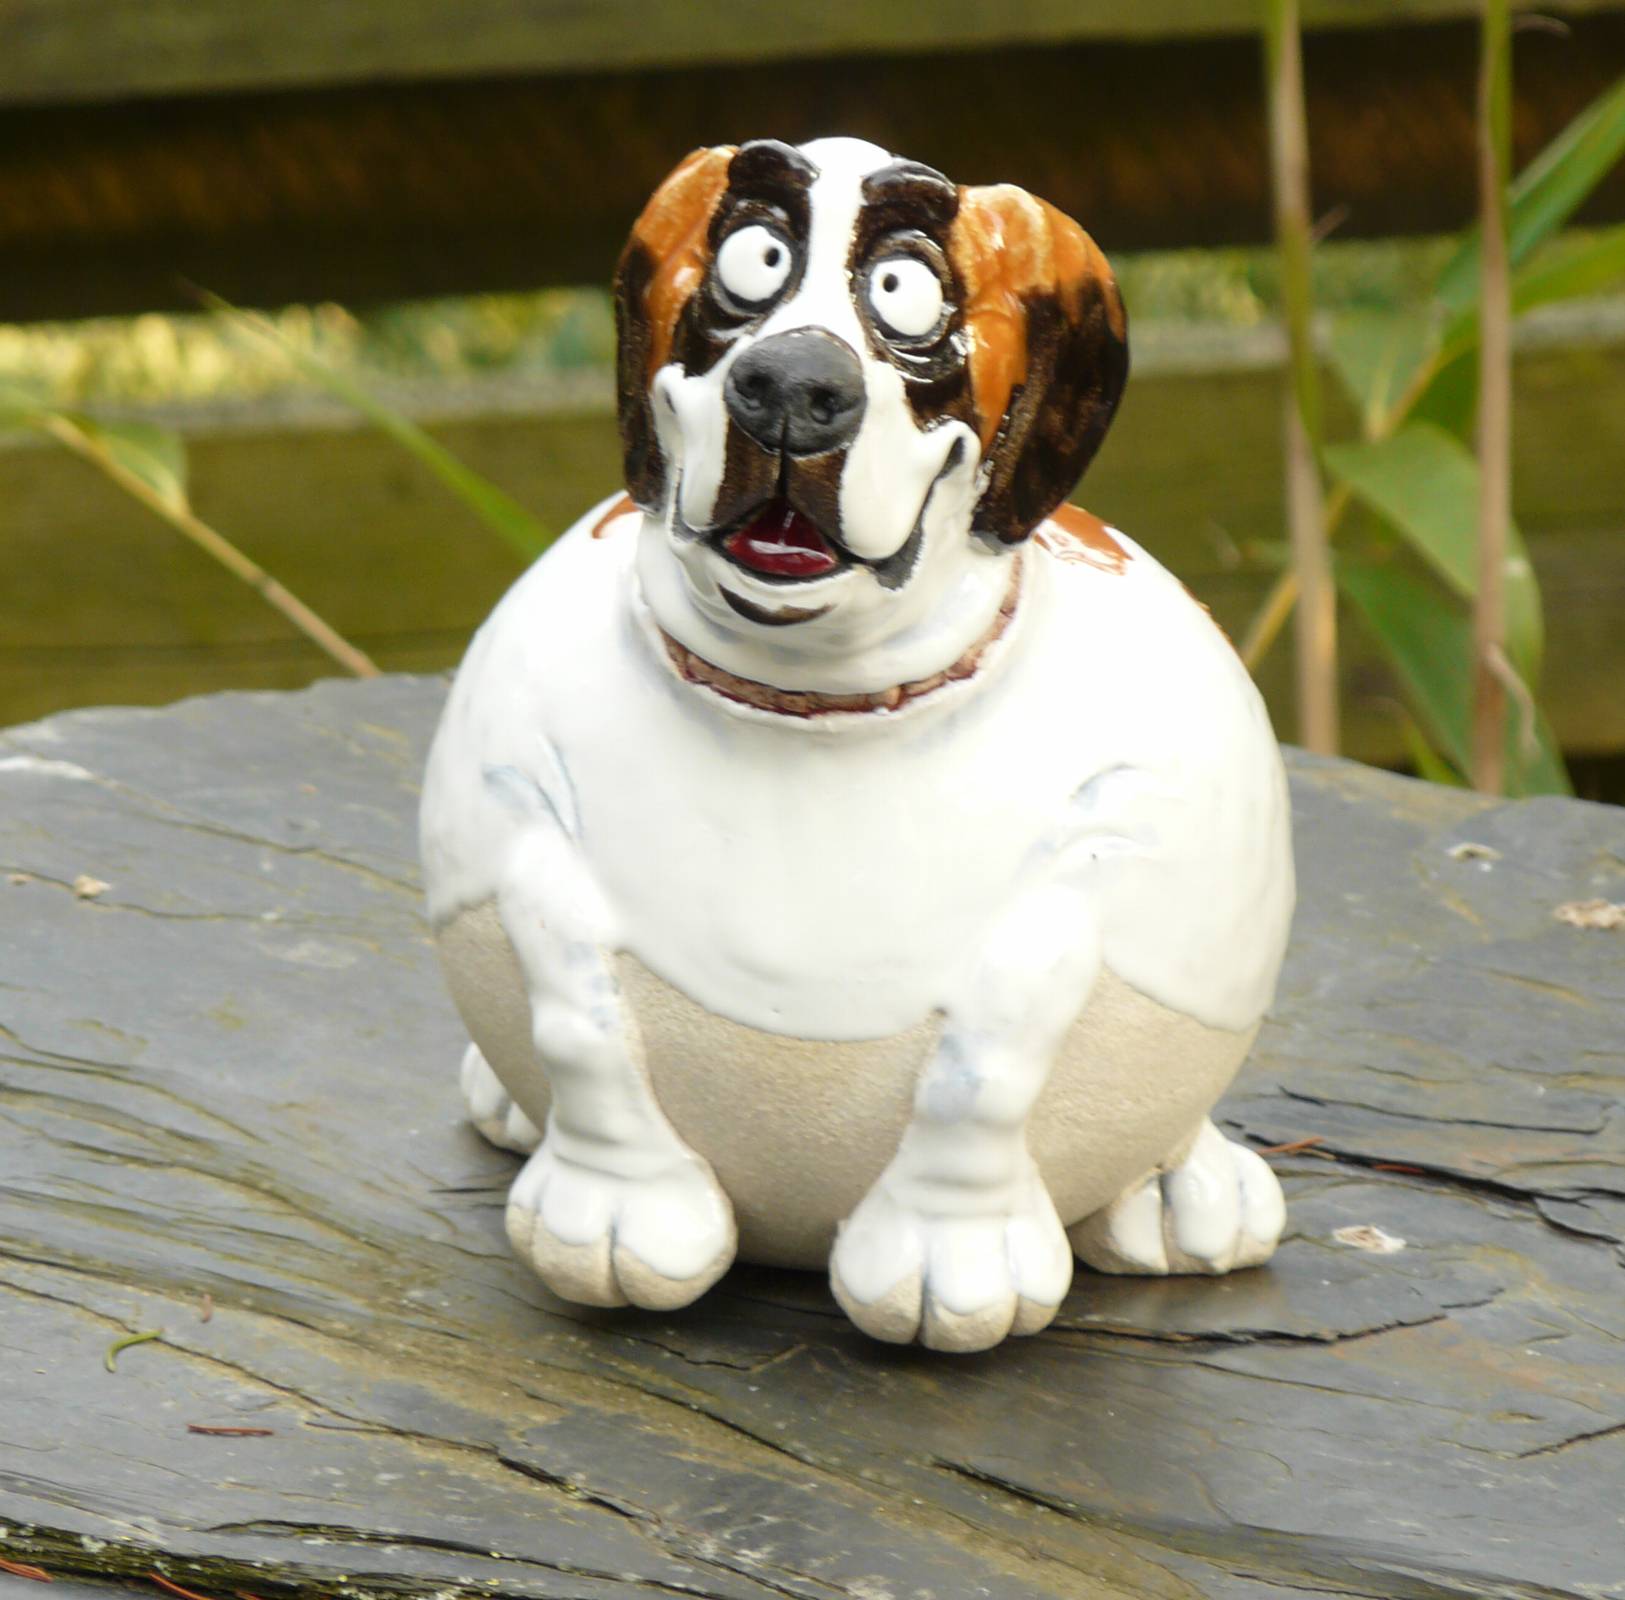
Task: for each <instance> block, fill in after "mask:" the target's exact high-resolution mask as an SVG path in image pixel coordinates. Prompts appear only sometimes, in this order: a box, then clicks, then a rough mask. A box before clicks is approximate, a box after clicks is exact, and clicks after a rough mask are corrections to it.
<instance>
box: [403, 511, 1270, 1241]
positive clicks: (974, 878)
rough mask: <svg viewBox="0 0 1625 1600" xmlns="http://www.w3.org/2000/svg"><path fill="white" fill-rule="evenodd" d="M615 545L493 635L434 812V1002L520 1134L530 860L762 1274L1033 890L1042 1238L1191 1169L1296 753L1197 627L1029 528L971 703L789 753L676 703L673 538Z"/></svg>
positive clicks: (949, 689)
mask: <svg viewBox="0 0 1625 1600" xmlns="http://www.w3.org/2000/svg"><path fill="white" fill-rule="evenodd" d="M603 510H604V508H603V507H599V508H596V509H595V510H594V511H593V512H592V513H589V514H588V516H587V517H584V518H583V519H582V521H581V522H580V523H578V524H577V525H576V526H575V527H574V528H572V529H571V530H570V531H569V532H568V533H567V534H565V535H564V536H563V538H561V539H560V540H559V541H558V543H557V544H556V545H555V546H554V547H553V548H552V549H551V550H550V551H549V552H548V553H547V555H545V556H544V557H543V558H542V559H541V560H540V561H539V562H538V563H537V564H536V565H535V567H533V568H532V569H531V571H530V572H529V573H527V574H526V575H525V577H523V578H522V579H521V580H520V582H519V583H518V584H516V585H515V587H514V588H513V590H512V591H511V592H510V593H509V594H508V596H507V597H506V598H505V599H504V601H503V602H502V604H501V605H500V606H499V607H498V609H497V610H496V612H495V613H494V614H493V616H492V617H491V619H490V620H489V621H488V622H487V623H486V625H485V626H484V627H483V628H482V629H481V630H480V633H479V634H478V636H477V637H476V639H475V641H474V643H473V645H472V646H471V648H470V650H469V653H468V657H467V659H466V660H465V662H464V663H463V666H462V668H461V670H460V672H459V673H458V676H457V681H456V683H455V685H454V687H453V689H452V693H451V697H450V700H449V702H448V704H447V707H446V711H445V715H444V719H443V721H442V723H441V726H440V729H439V732H438V734H437V736H436V739H435V742H434V747H433V751H432V754H431V757H430V762H429V769H428V774H427V778H426V782H425V788H424V795H423V809H422V830H423V858H424V864H425V873H426V880H427V889H428V897H429V912H430V917H431V921H432V923H433V926H434V928H435V932H436V936H437V943H438V947H439V950H440V953H441V957H442V960H443V962H444V965H445V969H446V972H447V976H448V978H449V980H450V984H451V988H452V992H453V994H454V996H455V998H456V1001H457V1004H458V1007H459V1009H460V1011H461V1012H462V1015H463V1019H464V1021H465V1023H466V1024H467V1026H468V1030H469V1033H470V1035H471V1036H472V1038H473V1040H474V1042H475V1043H476V1044H477V1045H478V1046H479V1047H480V1049H481V1051H482V1052H483V1054H484V1056H485V1058H486V1060H487V1061H488V1062H489V1063H490V1065H491V1067H492V1068H493V1069H494V1070H495V1072H496V1074H497V1076H498V1077H499V1078H500V1079H501V1081H502V1083H503V1085H504V1086H505V1087H506V1089H507V1090H508V1092H509V1093H510V1094H511V1095H512V1096H513V1098H514V1100H515V1101H516V1102H517V1104H518V1105H519V1106H520V1107H521V1108H522V1109H523V1110H524V1111H525V1113H526V1114H527V1115H528V1116H529V1117H530V1118H531V1120H532V1121H533V1122H535V1123H536V1125H537V1126H538V1127H541V1126H544V1125H545V1122H546V1117H547V1111H548V1101H549V1093H548V1082H547V1069H546V1066H545V1064H544V1062H543V1061H542V1060H541V1058H540V1056H539V1055H538V1053H537V1051H536V1049H535V1047H534V1045H533V1044H532V1037H533V1033H532V1027H531V1013H530V1002H529V1000H528V999H527V995H526V990H525V986H524V983H523V981H522V978H521V975H520V968H519V965H518V963H517V962H516V960H515V957H514V953H513V950H512V949H511V947H510V943H509V939H508V936H507V934H506V933H505V932H504V928H503V924H502V922H501V920H500V919H499V917H498V914H497V910H496V906H497V903H498V898H499V895H500V892H501V890H502V886H503V884H504V882H505V881H506V880H507V878H508V876H509V875H510V874H511V873H513V872H515V871H516V870H524V868H523V862H524V860H525V859H527V858H526V856H525V854H524V847H525V843H526V841H527V839H529V838H532V837H534V836H535V834H536V833H537V830H549V829H555V830H556V829H562V830H563V831H565V832H567V833H568V834H569V835H570V837H571V838H572V839H573V841H574V849H575V850H576V851H578V852H579V855H580V857H581V858H582V860H583V861H584V863H585V865H586V868H587V871H588V873H589V874H590V877H591V879H592V880H593V882H594V883H595V884H596V887H597V890H598V893H599V895H600V896H601V900H602V907H601V910H600V918H601V922H602V925H604V926H606V927H607V928H608V929H609V930H610V931H609V933H608V935H607V938H608V947H609V948H611V949H613V950H614V951H615V952H616V956H615V961H616V970H617V972H618V976H619V979H620V985H621V991H622V993H623V995H624V996H625V998H626V1001H627V1003H628V1005H629V1008H630V1011H631V1014H632V1016H633V1017H634V1019H635V1023H636V1027H637V1029H638V1031H639V1033H640V1035H641V1044H642V1051H643V1060H644V1062H645V1064H646V1070H647V1074H648V1078H649V1081H650V1083H651V1085H652V1087H653V1089H654V1093H655V1098H656V1099H657V1101H658V1102H659V1105H660V1107H661V1109H662V1110H663V1111H664V1113H665V1115H666V1116H667V1118H669V1120H670V1121H671V1123H672V1125H673V1126H674V1127H675V1129H676V1131H677V1133H678V1134H679V1135H680V1136H681V1138H682V1139H683V1140H684V1141H685V1142H686V1143H687V1145H688V1146H689V1147H690V1148H691V1149H692V1150H694V1151H695V1152H697V1153H698V1154H699V1155H700V1156H702V1157H704V1158H705V1159H706V1160H707V1161H708V1162H709V1163H710V1164H711V1166H712V1168H713V1169H714V1171H715V1173H716V1176H717V1179H718V1181H719V1182H720V1185H721V1187H722V1190H723V1191H724V1192H725V1193H726V1195H727V1196H728V1198H729V1200H730V1201H731V1202H732V1205H733V1210H734V1214H735V1217H736V1219H737V1222H738V1228H739V1246H740V1254H741V1255H742V1256H744V1257H745V1258H747V1259H753V1260H758V1261H764V1262H774V1263H782V1264H787V1265H796V1266H809V1267H813V1266H821V1265H822V1264H823V1263H824V1261H825V1260H826V1259H827V1256H828V1252H829V1249H830V1244H831V1241H832V1239H833V1237H834V1233H835V1229H836V1226H837V1224H838V1223H839V1222H840V1221H841V1220H842V1219H843V1218H844V1217H846V1216H848V1215H849V1214H850V1213H851V1211H852V1209H853V1207H854V1206H855V1205H856V1204H857V1203H858V1201H859V1200H860V1199H861V1198H862V1196H863V1195H864V1194H865V1192H866V1191H867V1190H868V1189H869V1187H870V1186H871V1185H872V1184H873V1183H874V1181H875V1179H876V1178H877V1177H878V1176H879V1174H880V1173H881V1171H882V1169H883V1168H884V1167H885V1165H886V1163H887V1161H888V1159H889V1158H890V1156H891V1154H892V1153H893V1151H895V1150H896V1148H897V1144H898V1140H899V1137H900V1136H901V1134H902V1132H903V1129H904V1127H905V1125H906V1124H907V1122H908V1120H909V1114H910V1108H911V1105H912V1104H913V1102H914V1097H915V1086H916V1081H917V1079H918V1077H919V1074H920V1070H921V1067H922V1064H923V1063H924V1062H925V1061H926V1060H927V1058H928V1057H929V1056H930V1054H931V1052H932V1048H933V1045H934V1044H935V1042H936V1041H937V1039H938V1037H939V1033H940V1027H941V1019H942V1017H943V1015H944V1014H945V1012H947V1011H949V1010H951V1009H952V1005H953V997H954V995H955V993H956V992H957V990H958V988H959V986H962V985H963V984H965V983H966V982H967V981H968V975H969V973H970V970H971V967H972V964H973V963H974V961H975V960H976V958H977V956H978V955H979V953H980V952H981V950H982V949H983V947H984V946H985V944H986V942H987V940H988V937H989V935H990V933H991V932H992V930H993V929H994V928H995V927H996V926H997V924H998V922H999V919H1000V917H1001V915H1002V914H1003V913H1004V911H1005V910H1006V908H1007V907H1008V906H1009V904H1010V903H1011V900H1012V898H1013V896H1014V895H1015V893H1016V891H1017V889H1018V888H1019V887H1020V886H1022V885H1030V884H1031V883H1032V881H1033V880H1034V875H1035V874H1039V875H1042V874H1044V873H1048V872H1053V871H1058V870H1063V871H1064V872H1065V873H1066V874H1067V875H1068V878H1069V881H1070V882H1071V883H1073V884H1074V885H1076V884H1077V883H1080V882H1081V883H1083V884H1085V885H1086V898H1087V904H1088V906H1089V909H1090V915H1091V917H1092V918H1093V919H1094V921H1095V923H1096V924H1097V926H1098V929H1099V939H1100V958H1101V960H1100V976H1099V977H1098V979H1097V980H1096V981H1095V982H1094V984H1093V986H1092V987H1091V988H1089V989H1088V990H1087V992H1079V993H1076V994H1075V995H1074V996H1072V997H1071V998H1070V1002H1069V1004H1070V1006H1071V1008H1072V1011H1075V1012H1076V1020H1075V1021H1074V1022H1073V1023H1072V1024H1071V1026H1070V1028H1069V1029H1067V1031H1066V1033H1065V1036H1064V1040H1063V1043H1062V1046H1061V1048H1060V1050H1059V1052H1058V1054H1057V1057H1056V1059H1055V1061H1054V1064H1053V1066H1052V1069H1051V1072H1050V1076H1049V1080H1048V1085H1047V1087H1046V1088H1045V1090H1044V1092H1043V1095H1042V1097H1041V1098H1040V1100H1039V1101H1038V1105H1037V1109H1036V1111H1035V1113H1034V1115H1033V1117H1032V1119H1031V1121H1030V1123H1029V1125H1028V1142H1029V1145H1030V1147H1031V1150H1032V1154H1033V1156H1034V1158H1035V1160H1036V1162H1037V1165H1038V1168H1039V1171H1040V1173H1041V1175H1042V1177H1043V1179H1044V1182H1045V1184H1046V1186H1047V1187H1048V1189H1049V1191H1050V1194H1051V1197H1052V1198H1053V1200H1054V1202H1055V1207H1056V1210H1057V1212H1058V1213H1059V1215H1060V1218H1061V1221H1062V1222H1063V1223H1064V1224H1068V1225H1070V1224H1072V1223H1074V1222H1076V1221H1078V1220H1079V1219H1081V1218H1084V1217H1086V1216H1088V1215H1090V1214H1091V1213H1093V1212H1095V1211H1097V1210H1098V1209H1099V1208H1101V1207H1102V1206H1104V1205H1106V1204H1107V1203H1108V1202H1109V1201H1111V1200H1112V1199H1113V1198H1114V1197H1115V1196H1117V1195H1118V1194H1120V1193H1121V1192H1122V1191H1124V1190H1125V1189H1126V1188H1127V1187H1128V1186H1129V1185H1131V1184H1132V1183H1133V1182H1134V1181H1135V1180H1136V1179H1138V1178H1140V1177H1142V1176H1143V1175H1144V1174H1146V1173H1147V1172H1149V1171H1152V1170H1154V1169H1156V1168H1158V1167H1162V1166H1165V1165H1167V1164H1168V1163H1170V1162H1171V1161H1177V1159H1178V1158H1179V1155H1180V1153H1181V1151H1182V1150H1183V1149H1184V1148H1185V1147H1186V1146H1188V1145H1189V1143H1190V1142H1191V1141H1192V1140H1193V1139H1194V1138H1195V1137H1196V1135H1197V1133H1198V1131H1199V1130H1200V1128H1201V1127H1202V1125H1203V1122H1204V1118H1205V1116H1206V1113H1207V1112H1208V1110H1209V1109H1210V1108H1211V1106H1212V1105H1213V1103H1214V1102H1215V1100H1216V1099H1217V1098H1218V1097H1219V1095H1220V1094H1221V1093H1222V1092H1223V1090H1224V1088H1225V1087H1226V1085H1227V1084H1228V1083H1229V1081H1230V1079H1231V1077H1232V1076H1233V1074H1234V1072H1235V1070H1236V1069H1237V1067H1238V1066H1239V1065H1240V1063H1241V1061H1242V1058H1243V1057H1244V1056H1245V1054H1246V1051H1247V1049H1248V1047H1249V1045H1250V1043H1251V1040H1252V1038H1253V1036H1254V1034H1255V1032H1256V1030H1257V1025H1258V1022H1259V1019H1260V1018H1261V1017H1262V1015H1263V1013H1264V1011H1265V1009H1266V1007H1267V1006H1268V1005H1269V1003H1270V1000H1271V997H1272V994H1273V989H1274V984H1275V980H1276V975H1277V973H1278V970H1279V967H1280V962H1281V958H1282V954H1283V951H1284V947H1285V941H1286V935H1287V927H1288V923H1289V920H1290V915H1291V908H1292V901H1293V875H1292V859H1291V846H1290V826H1289V810H1288V799H1287V793H1286V784H1285V779H1284V774H1283V770H1282V766H1281V761H1280V756H1279V752H1278V750H1277V747H1276V744H1275V740H1274V737H1273V735H1272V733H1271V730H1270V726H1269V722H1268V718H1267V715H1266V713H1265V711H1264V708H1263V705H1262V703H1261V701H1260V699H1259V697H1258V694H1257V692H1256V690H1255V689H1254V687H1253V685H1252V683H1251V681H1250V680H1249V678H1248V676H1247V674H1246V672H1245V670H1244V669H1243V667H1242V665H1241V663H1240V661H1239V660H1238V659H1237V658H1236V656H1235V654H1234V652H1233V650H1232V649H1231V647H1230V645H1229V643H1228V641H1227V640H1226V639H1225V638H1224V636H1223V635H1222V633H1221V632H1220V631H1219V630H1218V628H1217V627H1216V626H1214V624H1213V623H1212V622H1211V620H1210V619H1209V618H1208V616H1207V615H1206V613H1205V611H1204V610H1203V609H1202V608H1201V607H1200V606H1199V605H1198V604H1197V603H1196V602H1195V601H1194V600H1192V599H1191V597H1190V596H1189V595H1188V594H1187V593H1186V591H1185V590H1184V589H1183V587H1182V586H1181V585H1180V584H1179V583H1178V582H1177V581H1176V580H1175V579H1173V578H1172V577H1171V576H1170V575H1169V574H1168V573H1166V572H1165V571H1164V570H1163V569H1162V568H1161V567H1160V566H1159V565H1158V564H1157V563H1156V562H1155V561H1153V560H1152V559H1151V558H1150V557H1149V556H1147V555H1146V554H1145V553H1144V552H1143V551H1142V550H1140V549H1139V548H1138V547H1137V546H1135V545H1134V544H1133V543H1132V542H1131V541H1129V540H1127V539H1126V538H1123V537H1122V536H1120V535H1116V534H1115V533H1114V534H1113V538H1114V539H1115V540H1116V544H1117V546H1118V547H1119V550H1120V556H1121V559H1116V560H1102V559H1098V558H1097V557H1095V556H1093V555H1091V554H1090V553H1089V552H1088V551H1085V550H1083V549H1081V548H1074V547H1072V546H1070V545H1069V543H1068V536H1067V535H1066V534H1065V533H1064V532H1062V531H1061V530H1060V529H1059V528H1058V527H1056V526H1055V525H1054V524H1045V526H1044V527H1043V528H1042V529H1041V530H1040V535H1039V536H1038V537H1035V538H1034V539H1033V540H1031V541H1029V543H1028V545H1027V547H1026V549H1025V551H1024V554H1023V556H1022V558H1021V559H1022V570H1021V575H1020V590H1019V600H1018V603H1017V606H1016V609H1015V612H1014V614H1013V616H1012V617H1011V619H1010V622H1009V625H1008V626H1007V628H1006V629H1005V631H1004V633H1003V634H1002V636H1001V637H999V638H998V640H997V641H996V642H995V643H994V644H993V645H992V646H991V647H990V648H989V649H988V650H987V652H986V653H985V655H984V657H983V659H982V661H981V664H980V665H979V667H978V669H977V670H976V672H975V673H974V674H973V675H972V676H970V677H968V678H966V679H964V680H963V681H959V682H948V683H946V684H944V685H942V686H941V687H939V688H936V689H934V690H932V691H931V692H929V693H926V694H923V695H921V696H919V697H918V698H915V699H911V700H908V701H905V702H904V703H903V705H902V706H901V707H899V708H898V709H897V710H895V711H886V710H873V711H864V712H839V713H830V714H825V715H820V716H814V717H798V716H789V715H783V714H780V713H775V712H770V711H764V710H759V709H756V708H755V707H752V706H748V705H743V704H740V703H738V702H737V701H734V700H731V699H728V698H725V697H724V696H723V695H721V694H718V693H716V692H715V691H713V690H712V689H709V688H707V687H704V686H703V685H701V684H697V683H693V682H690V681H687V680H686V679H685V678H684V677H682V676H681V675H680V674H679V672H678V671H677V670H676V668H675V667H674V666H673V664H672V661H671V658H670V656H669V655H668V653H667V651H666V649H665V648H664V646H663V643H662V640H661V638H660V635H659V632H658V630H657V629H656V627H655V626H654V624H653V621H652V619H651V617H650V614H649V612H648V609H647V607H646V606H645V604H644V602H643V599H642V594H641V591H640V587H639V579H638V570H637V569H638V561H637V551H638V546H639V543H640V541H642V540H653V539H665V538H666V537H667V535H666V532H665V530H664V528H663V527H661V526H660V525H659V524H658V523H654V522H646V521H645V519H644V518H643V517H642V516H641V514H639V513H637V512H628V513H627V514H626V515H624V516H622V517H620V518H618V519H615V520H612V521H611V522H610V523H609V524H608V526H607V528H605V529H603V530H602V531H603V532H604V535H605V536H604V537H601V538H595V537H593V530H594V527H595V525H596V523H597V520H598V518H599V517H600V516H601V514H602V512H603ZM987 559H988V560H990V561H993V560H1003V561H1005V562H1008V561H1009V560H1010V557H1009V556H1008V555H1007V554H1006V555H999V554H990V555H989V556H988V557H987ZM605 918H607V921H604V920H603V919H605ZM979 970H980V969H979ZM1063 1000H1065V997H1063ZM1068 1014H1071V1012H1069V1013H1068Z"/></svg>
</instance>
